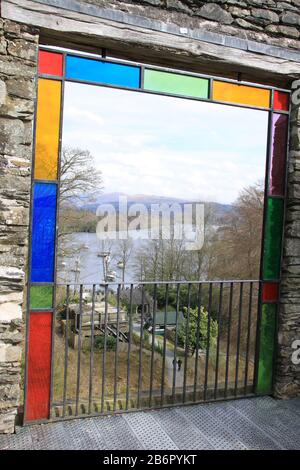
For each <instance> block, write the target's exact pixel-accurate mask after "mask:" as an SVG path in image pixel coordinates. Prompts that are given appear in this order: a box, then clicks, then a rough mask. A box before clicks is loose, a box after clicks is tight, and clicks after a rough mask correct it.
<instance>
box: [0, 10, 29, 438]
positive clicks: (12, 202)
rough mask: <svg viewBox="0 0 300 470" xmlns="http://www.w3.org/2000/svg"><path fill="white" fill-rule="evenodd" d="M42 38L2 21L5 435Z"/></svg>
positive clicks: (14, 384) (0, 385) (18, 329)
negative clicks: (38, 54) (40, 39)
mask: <svg viewBox="0 0 300 470" xmlns="http://www.w3.org/2000/svg"><path fill="white" fill-rule="evenodd" d="M37 47H38V34H37V32H36V31H34V30H33V28H31V27H29V26H25V25H19V24H17V23H13V22H11V21H4V20H2V19H0V188H1V189H0V433H1V432H2V433H3V432H13V431H14V422H15V417H16V413H17V406H18V405H19V402H20V378H21V352H22V344H23V339H24V328H23V322H22V307H21V306H22V302H23V289H24V280H25V274H24V273H25V266H26V261H25V260H26V256H27V238H28V220H29V195H30V181H31V179H30V172H31V156H32V150H31V145H32V122H33V115H34V101H35V71H36V60H37Z"/></svg>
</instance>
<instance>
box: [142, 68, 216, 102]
mask: <svg viewBox="0 0 300 470" xmlns="http://www.w3.org/2000/svg"><path fill="white" fill-rule="evenodd" d="M144 89H145V90H151V91H160V92H162V93H171V94H174V95H185V96H191V97H194V98H208V80H206V79H204V78H197V77H190V76H188V75H179V74H176V73H169V72H158V71H157V70H147V69H146V70H145V74H144Z"/></svg>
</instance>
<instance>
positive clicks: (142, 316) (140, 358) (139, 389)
mask: <svg viewBox="0 0 300 470" xmlns="http://www.w3.org/2000/svg"><path fill="white" fill-rule="evenodd" d="M144 304H145V285H144V284H142V312H141V330H140V351H139V375H138V394H137V408H139V407H140V401H141V387H142V361H143V340H144Z"/></svg>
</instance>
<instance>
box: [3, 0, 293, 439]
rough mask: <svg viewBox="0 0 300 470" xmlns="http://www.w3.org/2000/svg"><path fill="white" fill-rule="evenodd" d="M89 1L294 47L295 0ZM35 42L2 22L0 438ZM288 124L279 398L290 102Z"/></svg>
mask: <svg viewBox="0 0 300 470" xmlns="http://www.w3.org/2000/svg"><path fill="white" fill-rule="evenodd" d="M88 3H90V4H94V5H98V6H99V7H106V8H113V9H118V10H122V11H126V12H128V13H131V14H136V15H140V16H144V17H148V18H153V19H156V20H161V21H162V22H164V23H168V24H175V25H179V26H184V27H190V28H201V29H203V30H206V31H211V32H218V33H224V34H227V35H229V36H235V37H239V38H243V39H251V40H254V41H258V42H261V43H264V44H273V45H278V46H283V47H286V48H290V49H294V50H295V49H297V50H299V49H300V0H285V1H274V0H241V1H237V0H215V1H211V2H205V1H200V0H199V1H198V0H186V1H183V0H182V1H180V0H137V1H134V0H132V1H131V0H125V1H118V0H108V1H104V0H85V4H88ZM0 4H1V0H0ZM40 7H41V4H39V8H40ZM83 17H84V15H83ZM26 21H27V17H26ZM30 21H31V20H30V14H28V22H30ZM47 27H48V26H47ZM75 32H76V30H75ZM44 33H45V32H44ZM46 33H47V31H46ZM46 33H45V34H46ZM48 33H49V31H48ZM54 33H55V31H54ZM150 34H151V33H150V32H149V35H150ZM100 35H101V27H99V36H100ZM37 44H38V31H37V30H35V29H33V28H32V27H30V26H27V25H24V24H23V25H21V24H18V23H15V22H12V21H9V20H3V19H1V18H0V211H1V212H0V433H1V432H13V430H14V420H15V415H16V412H17V406H18V403H19V399H20V359H21V343H22V338H23V337H24V329H23V321H22V308H21V305H22V302H23V289H24V281H25V272H26V253H27V246H26V245H27V239H28V220H29V196H30V172H31V155H32V122H33V112H34V100H35V72H36V59H37ZM227 49H228V48H227ZM246 54H247V52H245V55H246ZM196 55H197V50H196V49H195V52H194V57H195V56H196ZM261 57H264V56H263V55H261ZM266 60H268V57H267V56H266ZM224 63H225V60H224ZM295 86H299V84H298V85H295ZM299 102H300V98H299ZM292 126H293V127H292V135H291V154H290V166H289V200H288V210H287V225H286V232H285V235H286V238H285V245H284V267H283V289H282V305H281V309H280V315H279V341H278V343H279V344H278V364H277V374H276V381H275V392H276V394H277V396H280V397H286V396H291V395H296V394H297V393H299V390H300V379H299V377H300V371H299V365H298V366H297V365H295V364H293V363H292V361H291V355H292V352H293V347H292V343H293V341H294V340H296V339H299V340H300V337H299V336H300V334H299V330H300V324H299V321H300V294H299V292H300V223H299V220H300V137H299V134H300V110H299V104H298V105H297V104H294V105H293V114H292ZM297 335H298V337H297Z"/></svg>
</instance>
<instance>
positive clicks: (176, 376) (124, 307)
mask: <svg viewBox="0 0 300 470" xmlns="http://www.w3.org/2000/svg"><path fill="white" fill-rule="evenodd" d="M259 286H260V283H259V281H255V280H246V281H244V280H242V281H203V282H196V281H192V282H188V281H178V282H177V281H170V282H162V281H158V282H143V283H130V284H122V283H119V284H117V283H111V284H109V283H108V284H98V285H96V284H94V285H82V284H80V285H61V284H59V285H57V287H56V297H57V299H56V309H55V320H54V322H55V325H54V328H53V331H54V334H53V336H54V338H53V348H52V384H51V400H50V402H51V418H52V419H61V418H67V417H68V418H69V417H76V416H81V415H96V414H106V413H116V412H118V413H119V412H121V411H130V410H136V409H149V408H155V407H165V406H172V405H180V404H185V403H198V402H202V401H212V400H218V399H227V398H233V397H240V396H250V395H252V394H253V393H254V378H255V369H256V363H255V353H256V334H257V312H258V299H259Z"/></svg>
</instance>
